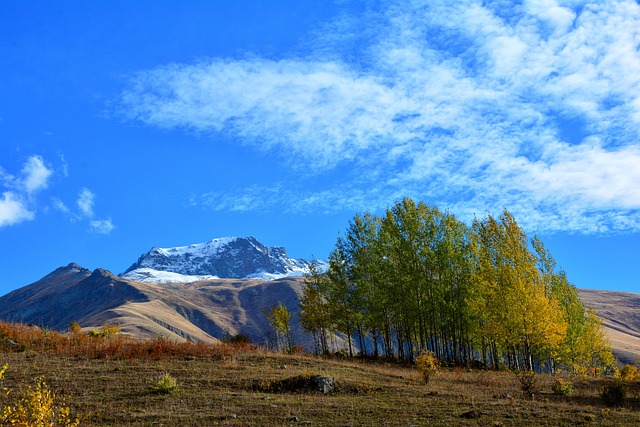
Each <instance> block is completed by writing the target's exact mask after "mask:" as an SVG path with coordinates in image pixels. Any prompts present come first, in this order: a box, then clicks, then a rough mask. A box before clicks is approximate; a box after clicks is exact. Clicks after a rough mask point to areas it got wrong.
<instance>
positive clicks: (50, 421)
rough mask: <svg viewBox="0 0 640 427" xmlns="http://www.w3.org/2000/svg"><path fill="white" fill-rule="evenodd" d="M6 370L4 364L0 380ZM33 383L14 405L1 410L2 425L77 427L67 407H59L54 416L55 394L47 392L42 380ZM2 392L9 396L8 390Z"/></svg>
mask: <svg viewBox="0 0 640 427" xmlns="http://www.w3.org/2000/svg"><path fill="white" fill-rule="evenodd" d="M7 368H8V365H6V364H5V365H4V366H3V367H2V369H0V379H2V378H3V376H4V372H5V371H6V370H7ZM34 383H35V385H34V386H33V387H32V386H26V390H25V392H24V395H23V396H21V397H19V398H18V400H17V401H16V402H15V404H13V405H11V404H9V405H7V406H4V407H3V408H2V413H1V414H0V422H1V424H2V425H11V426H23V427H29V426H38V427H56V426H65V427H75V426H78V425H79V420H78V419H77V418H76V419H72V418H71V415H70V412H71V411H70V410H69V408H67V407H64V406H63V407H61V408H60V409H58V411H57V414H56V408H55V406H54V399H55V394H54V393H53V392H52V391H51V390H49V388H48V387H47V384H46V383H45V382H44V379H42V378H41V377H38V378H36V379H35V380H34ZM3 391H4V392H5V395H6V396H8V395H9V394H10V390H6V389H4V390H3Z"/></svg>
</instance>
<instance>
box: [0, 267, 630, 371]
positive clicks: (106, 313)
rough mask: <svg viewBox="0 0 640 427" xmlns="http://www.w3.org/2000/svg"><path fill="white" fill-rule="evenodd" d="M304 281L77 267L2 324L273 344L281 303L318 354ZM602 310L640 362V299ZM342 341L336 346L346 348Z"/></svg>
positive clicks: (609, 296)
mask: <svg viewBox="0 0 640 427" xmlns="http://www.w3.org/2000/svg"><path fill="white" fill-rule="evenodd" d="M303 283H304V278H303V277H284V278H281V279H277V280H270V281H264V280H258V279H207V280H197V281H192V282H190V283H146V282H136V281H133V280H127V279H125V278H123V277H118V276H114V275H113V274H111V273H110V272H108V271H106V270H102V269H97V270H95V271H93V272H91V271H89V270H87V269H85V268H82V267H80V266H79V265H77V264H69V265H68V266H66V267H61V268H59V269H57V270H55V271H54V272H52V273H51V274H49V275H47V276H46V277H44V278H42V279H41V280H39V281H37V282H35V283H33V284H31V285H28V286H25V287H23V288H20V289H17V290H15V291H13V292H11V293H9V294H7V295H5V296H3V297H2V298H0V319H2V320H5V321H12V322H22V323H32V324H36V325H44V326H47V327H49V328H53V329H56V330H61V331H63V330H66V329H67V328H68V326H69V324H70V323H71V322H72V321H77V322H78V323H80V325H81V326H83V327H84V328H98V327H100V326H102V325H105V324H107V323H117V324H119V325H121V327H122V330H123V332H124V333H127V334H129V335H132V336H134V337H136V338H141V339H153V338H156V337H157V336H165V337H168V338H171V339H176V340H193V341H216V340H218V339H222V338H225V337H228V336H233V335H235V334H239V333H242V334H245V335H248V336H249V337H250V338H251V339H252V341H254V342H268V340H269V335H270V327H269V324H268V322H267V319H266V317H265V315H264V311H265V310H267V309H269V308H270V307H272V306H274V305H275V304H277V303H278V302H281V303H283V304H284V305H285V306H286V307H287V308H288V309H289V311H290V312H291V313H292V314H293V316H292V326H293V330H294V335H295V337H296V341H297V343H299V344H302V345H304V346H305V347H306V348H308V349H312V348H313V343H312V340H311V337H310V336H309V335H308V334H306V333H304V332H303V331H302V330H301V328H300V325H299V322H298V318H297V316H296V313H298V311H299V307H298V296H299V295H300V293H301V290H302V285H303ZM579 292H580V297H581V298H582V299H583V301H584V302H585V304H586V305H587V306H589V307H593V308H595V309H596V311H597V313H598V315H599V316H600V317H601V318H602V319H603V323H604V327H605V332H606V334H607V336H608V337H609V339H610V340H611V344H612V346H613V350H614V354H615V355H616V357H617V358H618V359H619V360H620V361H621V362H622V363H631V364H634V363H636V361H637V360H638V359H639V358H640V294H633V293H625V292H613V291H596V290H586V289H581V290H580V291H579ZM343 344H344V343H343V342H342V341H341V340H338V341H337V342H335V343H334V345H333V346H332V347H341V346H342V345H343Z"/></svg>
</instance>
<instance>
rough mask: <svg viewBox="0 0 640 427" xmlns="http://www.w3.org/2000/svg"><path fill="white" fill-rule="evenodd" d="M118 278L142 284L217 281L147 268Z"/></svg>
mask: <svg viewBox="0 0 640 427" xmlns="http://www.w3.org/2000/svg"><path fill="white" fill-rule="evenodd" d="M120 277H122V278H123V279H127V280H135V281H136V282H143V283H191V282H197V281H198V280H211V279H219V277H218V276H192V275H187V274H179V273H174V272H172V271H161V270H155V269H153V268H148V267H144V268H137V269H135V270H131V271H130V272H128V273H126V274H122V275H121V276H120Z"/></svg>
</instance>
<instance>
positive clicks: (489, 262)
mask: <svg viewBox="0 0 640 427" xmlns="http://www.w3.org/2000/svg"><path fill="white" fill-rule="evenodd" d="M473 229H474V239H475V243H476V244H475V246H474V249H475V251H476V259H477V260H478V261H477V269H476V272H475V276H474V278H475V280H474V282H475V289H474V290H473V292H472V293H471V301H470V306H471V307H472V308H473V309H474V311H475V316H476V317H477V318H478V319H479V323H478V325H479V326H478V331H477V332H478V334H479V335H480V338H481V340H482V342H483V353H486V352H488V353H490V354H491V359H492V362H493V364H494V366H495V367H497V364H498V361H499V359H500V357H501V356H502V358H503V359H504V361H505V362H506V364H507V365H508V366H509V367H510V368H511V369H516V370H532V369H534V368H535V367H534V359H537V360H544V359H547V358H549V357H551V358H553V357H557V356H558V354H559V351H560V346H561V343H562V341H563V340H564V337H565V335H566V327H567V325H566V321H565V320H564V318H563V315H562V311H561V310H560V307H559V305H558V303H557V301H556V300H554V299H553V298H551V297H550V296H549V295H548V294H547V292H546V289H545V285H544V282H543V280H542V277H541V275H540V272H539V271H538V269H537V266H536V257H535V255H534V254H533V253H532V252H531V250H530V249H529V246H528V241H527V236H526V234H525V232H524V231H523V230H522V229H521V228H520V227H519V226H518V224H517V223H516V221H515V219H514V218H513V216H512V215H511V214H510V213H509V212H508V211H506V210H505V211H504V212H503V213H502V215H501V216H500V218H499V219H498V220H497V219H495V218H494V217H493V216H491V215H488V216H487V218H486V219H484V220H483V221H477V220H476V221H475V222H474V225H473ZM485 348H486V350H485ZM485 358H486V355H485Z"/></svg>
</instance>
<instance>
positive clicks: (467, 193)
mask: <svg viewBox="0 0 640 427" xmlns="http://www.w3.org/2000/svg"><path fill="white" fill-rule="evenodd" d="M363 16H366V17H367V19H366V20H361V19H359V18H358V17H347V18H344V17H343V19H340V20H339V21H336V22H334V23H333V24H331V25H329V26H327V27H326V28H325V29H324V32H322V31H321V32H319V33H321V34H324V35H323V36H322V38H321V40H319V42H318V45H319V46H322V47H321V48H319V49H318V50H317V51H316V52H317V53H316V54H314V55H310V56H307V57H298V58H292V57H289V58H288V59H277V58H261V57H253V58H248V59H247V58H244V59H231V58H224V59H214V60H209V61H203V62H199V63H196V64H171V65H167V66H163V67H160V68H157V69H153V70H149V71H143V72H140V73H138V74H137V75H135V76H134V77H133V79H132V83H131V85H130V87H129V88H128V89H127V90H126V91H125V92H124V93H123V95H122V99H121V109H122V111H123V113H124V114H125V115H126V116H127V117H129V118H131V119H134V120H138V121H142V122H144V123H147V124H150V125H155V126H159V127H164V128H184V129H188V130H191V131H196V132H218V133H224V134H229V135H231V136H233V137H234V139H236V140H240V141H242V143H243V144H247V145H251V146H254V147H256V148H257V149H260V150H266V151H268V152H270V153H275V154H276V155H278V156H280V157H281V158H282V159H283V160H284V161H285V162H288V164H289V165H291V166H292V167H293V168H296V170H297V172H296V173H298V174H301V175H302V176H305V174H304V173H303V172H304V171H308V173H307V174H306V176H307V177H309V176H312V175H313V174H317V173H318V172H323V173H331V172H333V171H337V170H338V169H340V168H341V166H344V165H348V166H349V168H350V169H351V170H352V172H351V175H350V176H349V178H350V180H351V181H350V182H349V183H346V184H340V185H337V186H336V185H333V186H327V187H326V188H324V189H321V190H316V191H309V190H304V188H305V187H304V186H300V187H299V188H298V189H297V190H295V189H292V188H291V187H285V186H283V185H282V184H278V183H274V184H273V185H271V186H264V185H263V186H260V187H255V186H254V187H247V188H245V189H239V190H237V191H234V192H229V193H212V194H208V195H203V196H200V197H196V198H195V199H194V200H195V201H196V202H198V203H203V204H208V205H209V206H211V207H212V208H215V209H225V210H251V209H263V208H265V207H269V206H273V204H274V202H273V200H281V201H284V199H286V200H287V201H289V203H295V204H296V206H300V207H301V209H302V207H304V208H307V207H308V208H316V209H318V208H319V209H322V210H332V209H342V208H345V209H347V208H351V209H360V208H361V206H360V204H362V205H365V206H362V207H363V208H364V209H371V210H375V209H379V208H381V207H384V206H386V205H388V204H389V203H391V202H393V201H394V198H397V197H401V196H403V195H408V196H413V197H416V198H420V199H423V200H426V201H428V202H431V203H435V204H437V205H439V206H442V207H448V208H451V209H452V210H456V211H457V212H462V213H464V214H467V215H473V213H477V214H483V213H484V212H485V211H487V210H491V211H499V210H501V209H502V208H504V207H506V208H508V209H510V210H512V211H513V212H514V213H516V214H517V217H518V219H519V220H520V221H521V222H523V223H524V224H526V225H527V226H528V227H529V228H534V229H537V230H540V231H553V230H572V231H581V232H588V233H593V232H596V233H598V232H606V231H612V230H636V231H637V230H640V185H639V184H640V168H638V167H637V165H640V143H639V142H638V141H639V140H640V139H639V136H640V74H639V73H638V72H637V70H639V69H640V52H639V50H638V44H639V43H640V6H639V5H638V4H637V2H635V1H631V0H617V1H616V0H609V1H598V2H588V1H573V2H563V1H554V0H544V1H533V0H531V1H525V2H523V3H519V2H518V3H515V2H514V3H509V2H500V3H499V4H497V3H496V4H492V3H480V2H477V1H463V2H448V1H435V0H433V1H424V2H421V1H414V2H405V1H390V2H385V7H384V8H383V9H380V10H369V11H368V12H367V13H366V14H364V15H363ZM353 58H356V59H353ZM309 179H311V178H309ZM265 189H271V190H269V191H265ZM274 208H275V206H274ZM291 209H295V207H292V208H291Z"/></svg>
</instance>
